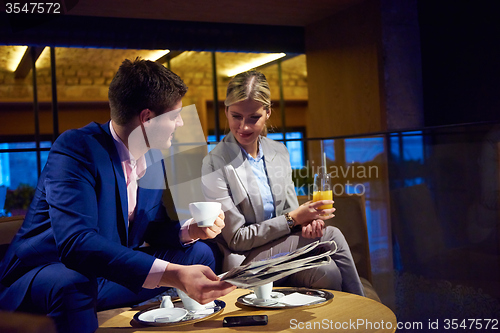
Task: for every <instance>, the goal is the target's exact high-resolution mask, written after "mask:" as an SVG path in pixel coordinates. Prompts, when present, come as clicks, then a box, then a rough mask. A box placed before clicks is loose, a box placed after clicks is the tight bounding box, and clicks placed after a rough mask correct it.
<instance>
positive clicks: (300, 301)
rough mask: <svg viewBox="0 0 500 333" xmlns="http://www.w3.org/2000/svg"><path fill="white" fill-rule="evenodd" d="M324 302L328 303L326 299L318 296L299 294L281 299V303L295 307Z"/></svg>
mask: <svg viewBox="0 0 500 333" xmlns="http://www.w3.org/2000/svg"><path fill="white" fill-rule="evenodd" d="M322 301H323V302H324V301H326V299H325V298H323V297H318V296H311V295H304V294H301V293H298V292H295V293H292V294H290V295H286V296H284V297H282V298H280V299H279V302H280V303H282V304H286V305H293V306H299V305H308V304H311V303H316V302H322Z"/></svg>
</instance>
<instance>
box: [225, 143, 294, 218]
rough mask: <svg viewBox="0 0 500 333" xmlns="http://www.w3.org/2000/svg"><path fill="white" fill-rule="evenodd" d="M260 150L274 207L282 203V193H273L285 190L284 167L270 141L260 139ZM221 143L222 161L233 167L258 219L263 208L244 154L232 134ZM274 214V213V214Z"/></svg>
mask: <svg viewBox="0 0 500 333" xmlns="http://www.w3.org/2000/svg"><path fill="white" fill-rule="evenodd" d="M260 140H261V148H262V150H263V153H264V161H265V166H266V172H267V177H268V179H269V186H270V187H271V193H272V195H273V199H274V203H275V207H276V206H277V204H278V203H280V202H282V201H283V199H284V198H282V197H283V195H281V194H280V193H281V192H283V191H281V192H280V191H279V193H276V191H273V188H274V189H284V188H286V182H285V178H286V177H285V170H283V168H284V167H285V166H283V165H281V163H280V161H279V159H277V158H276V157H277V152H276V150H275V149H274V148H273V147H272V146H271V141H270V139H267V138H264V137H260ZM223 142H226V143H227V147H224V148H226V149H223V152H224V154H225V156H224V160H225V161H226V162H227V163H228V164H229V163H231V165H232V166H233V167H234V170H235V171H236V174H237V175H238V178H239V180H240V183H241V184H242V186H243V187H244V188H245V191H246V192H247V194H248V197H249V198H250V202H251V205H252V208H253V211H254V214H255V216H256V217H258V219H260V218H261V216H263V214H264V207H263V204H262V197H261V195H260V190H259V189H258V186H254V185H256V180H255V176H254V174H253V171H252V168H251V166H250V163H249V162H248V161H247V160H246V159H245V158H244V156H243V155H244V154H243V152H242V151H241V147H240V146H239V144H238V142H237V141H236V139H235V138H234V136H233V134H232V133H229V134H228V135H227V136H226V137H224V139H223ZM275 213H276V212H275Z"/></svg>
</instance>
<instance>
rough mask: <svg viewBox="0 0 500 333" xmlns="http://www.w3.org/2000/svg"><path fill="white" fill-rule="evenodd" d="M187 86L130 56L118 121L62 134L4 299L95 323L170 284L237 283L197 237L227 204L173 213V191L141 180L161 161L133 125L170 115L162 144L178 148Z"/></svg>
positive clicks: (117, 100) (8, 269)
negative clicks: (165, 196)
mask: <svg viewBox="0 0 500 333" xmlns="http://www.w3.org/2000/svg"><path fill="white" fill-rule="evenodd" d="M186 91H187V87H186V86H185V84H184V82H182V80H181V79H180V78H179V77H178V76H177V75H176V74H174V73H173V72H171V71H170V70H168V69H167V68H165V67H164V66H161V65H159V64H157V63H154V62H151V61H145V60H140V59H136V60H135V61H129V60H125V61H124V62H123V63H122V65H121V66H120V68H119V70H118V72H117V74H116V76H115V77H114V79H113V81H112V82H111V84H110V87H109V101H110V108H111V121H110V122H108V123H106V124H97V123H91V124H89V125H87V126H85V127H83V128H80V129H76V130H70V131H67V132H65V133H63V134H62V135H61V136H60V137H59V138H58V139H57V140H56V141H55V142H54V144H53V145H52V148H51V151H50V153H49V157H48V160H47V164H46V166H45V168H44V170H43V172H42V175H41V177H40V180H39V182H38V185H37V188H36V193H35V196H34V199H33V202H32V204H31V206H30V208H29V211H28V213H27V215H26V217H25V220H24V223H23V225H22V227H21V229H20V230H19V232H18V234H17V235H16V237H15V238H14V240H13V241H12V243H11V245H10V247H9V250H8V252H7V254H6V256H5V258H4V260H3V261H2V262H1V264H0V308H1V309H3V310H9V311H24V312H31V313H43V314H47V315H49V316H50V317H52V318H53V319H54V321H55V323H56V326H57V329H58V331H60V332H69V331H71V332H93V331H95V330H96V329H97V317H96V311H99V310H104V309H109V308H114V307H120V306H125V305H131V304H134V303H137V302H141V301H144V300H146V299H149V298H151V297H153V296H155V295H158V294H159V293H161V292H163V291H164V289H165V288H166V287H175V288H179V289H181V290H184V291H186V292H187V294H188V295H190V296H191V297H192V298H194V299H195V300H197V301H198V302H201V303H207V302H209V301H212V300H214V299H216V298H218V297H220V296H223V295H224V294H226V293H228V292H230V291H231V290H233V289H234V286H231V285H230V284H228V283H226V282H222V281H220V280H219V278H218V277H217V276H216V275H215V274H214V272H213V269H214V266H215V258H214V257H213V254H212V251H211V250H210V249H209V248H208V246H207V245H206V244H204V243H203V242H197V241H196V240H198V239H209V238H214V237H215V236H217V235H218V234H219V233H220V232H221V229H222V228H223V227H224V214H223V213H222V212H221V214H220V215H219V217H218V218H217V219H216V221H215V224H214V226H212V227H204V228H201V227H198V226H197V225H196V224H195V223H192V221H189V220H188V221H187V222H186V223H185V224H184V225H182V226H181V224H180V223H179V222H178V221H175V220H172V219H170V218H169V216H168V215H167V212H166V209H165V207H164V205H163V203H162V193H163V191H162V190H159V189H151V188H144V187H141V186H140V185H138V183H139V184H140V179H141V178H142V177H145V178H147V176H151V173H152V172H153V171H151V170H154V169H155V167H154V166H155V165H156V166H158V163H152V160H151V159H148V156H150V155H149V154H145V155H142V156H134V155H133V154H131V152H130V150H129V149H128V148H129V135H130V134H131V133H132V132H133V131H134V130H136V129H137V128H140V129H142V131H143V132H144V133H146V130H145V128H147V127H148V126H149V124H150V123H151V121H152V120H153V121H154V120H155V119H159V118H160V117H161V119H162V120H161V122H157V124H156V126H160V127H156V130H160V133H164V140H163V141H161V145H162V147H155V148H159V149H165V148H168V147H169V146H170V144H171V139H172V134H173V132H174V131H175V128H177V127H179V126H182V125H183V121H182V117H181V111H182V102H181V99H182V97H183V96H184V95H185V93H186ZM156 141H158V140H156ZM150 152H151V151H150ZM136 155H137V154H136ZM151 156H154V154H151ZM160 165H161V164H160ZM148 174H149V175H148ZM160 181H163V179H160ZM167 191H168V189H167Z"/></svg>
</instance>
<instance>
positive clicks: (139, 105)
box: [108, 58, 188, 125]
mask: <svg viewBox="0 0 500 333" xmlns="http://www.w3.org/2000/svg"><path fill="white" fill-rule="evenodd" d="M187 89H188V88H187V86H186V85H185V84H184V82H183V81H182V80H181V78H180V77H179V76H178V75H177V74H175V73H174V72H172V71H171V70H169V69H168V68H166V67H165V66H163V65H160V64H159V63H156V62H153V61H149V60H143V59H140V58H137V59H135V60H134V61H133V62H132V61H130V60H128V59H126V60H125V61H124V62H123V63H122V64H121V66H120V68H118V72H117V73H116V75H115V77H114V78H113V80H112V81H111V84H110V85H109V91H108V98H109V106H110V108H111V119H113V121H114V122H116V123H117V124H119V125H124V124H127V123H128V122H130V120H132V119H133V117H135V116H137V115H139V114H140V113H141V111H142V110H144V109H149V110H151V111H153V112H154V113H155V114H156V115H160V114H162V113H163V112H164V111H165V110H166V109H167V108H171V107H173V106H174V105H175V104H176V103H177V102H179V100H180V99H181V98H182V97H184V95H185V94H186V92H187Z"/></svg>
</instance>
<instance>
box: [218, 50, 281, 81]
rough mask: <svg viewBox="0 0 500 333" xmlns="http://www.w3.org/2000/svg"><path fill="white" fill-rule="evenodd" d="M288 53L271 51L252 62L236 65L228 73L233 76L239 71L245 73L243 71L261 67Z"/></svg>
mask: <svg viewBox="0 0 500 333" xmlns="http://www.w3.org/2000/svg"><path fill="white" fill-rule="evenodd" d="M285 56H286V54H285V53H270V54H266V55H264V56H262V57H259V58H257V59H255V60H252V61H250V62H247V63H246V64H243V65H241V66H238V67H235V68H233V69H231V70H229V71H228V72H227V73H226V75H227V76H229V77H231V76H235V75H237V74H239V73H243V72H246V71H248V70H250V69H252V68H256V67H259V66H262V65H264V64H267V63H268V62H271V61H274V60H277V59H281V58H283V57H285Z"/></svg>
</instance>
